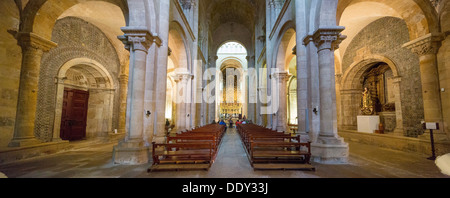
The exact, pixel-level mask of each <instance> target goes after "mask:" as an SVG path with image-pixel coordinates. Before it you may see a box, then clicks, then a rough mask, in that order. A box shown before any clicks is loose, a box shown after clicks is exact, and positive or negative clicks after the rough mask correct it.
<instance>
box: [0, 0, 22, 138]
mask: <svg viewBox="0 0 450 198" xmlns="http://www.w3.org/2000/svg"><path fill="white" fill-rule="evenodd" d="M0 19H1V20H0V60H1V61H0V71H1V72H0V79H1V83H0V112H1V114H0V147H5V146H7V145H8V143H9V141H11V139H12V137H13V134H14V123H15V120H16V108H17V97H18V94H19V92H18V90H19V79H20V66H21V63H22V50H21V48H20V47H19V46H18V45H17V40H16V39H14V36H13V35H12V34H10V33H8V30H17V29H18V28H19V23H20V21H19V10H18V9H17V6H16V5H15V4H14V1H12V0H5V1H0Z"/></svg>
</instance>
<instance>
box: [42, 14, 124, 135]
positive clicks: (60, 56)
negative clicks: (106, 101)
mask: <svg viewBox="0 0 450 198" xmlns="http://www.w3.org/2000/svg"><path fill="white" fill-rule="evenodd" d="M72 19H73V20H72ZM62 20H68V21H67V22H64V23H57V24H56V25H55V30H54V31H53V38H52V39H53V40H55V41H57V42H59V45H58V47H56V48H54V49H52V50H50V51H49V52H47V53H45V54H44V55H43V56H42V60H41V69H40V74H39V85H38V99H37V100H38V104H40V105H38V106H37V111H36V121H35V135H36V137H38V138H39V139H41V140H42V141H51V139H52V136H53V135H52V131H53V127H54V120H55V105H56V97H55V94H56V88H57V86H56V84H55V77H57V76H58V71H59V68H60V67H61V66H62V65H64V64H65V63H67V62H68V61H70V60H73V59H76V58H89V59H91V60H94V61H96V62H98V63H100V64H101V65H103V66H104V67H105V68H106V69H107V71H108V73H109V74H110V75H111V78H110V79H112V81H113V83H112V85H113V86H114V87H113V89H115V91H114V107H113V108H114V112H113V124H112V126H114V128H116V127H117V124H118V120H119V110H118V108H119V106H120V105H119V88H118V85H119V75H120V60H119V58H118V57H117V51H116V50H115V48H114V46H113V45H112V44H111V43H110V41H109V39H108V38H107V37H106V36H105V35H104V33H103V32H102V31H101V30H100V29H98V28H97V27H96V26H94V25H92V24H89V23H88V22H86V21H84V20H82V19H79V18H75V17H69V18H68V17H66V18H63V19H61V20H59V22H61V21H62ZM65 25H68V26H65ZM56 26H58V27H56ZM81 26H82V27H83V28H79V27H81ZM71 28H73V29H85V30H87V32H88V35H90V36H89V37H86V36H82V35H77V36H74V35H69V36H70V37H69V36H68V35H66V34H64V31H67V30H70V29H71ZM69 38H71V39H69ZM91 38H93V39H95V41H96V42H89V39H91ZM99 43H100V44H99ZM82 44H85V45H82Z"/></svg>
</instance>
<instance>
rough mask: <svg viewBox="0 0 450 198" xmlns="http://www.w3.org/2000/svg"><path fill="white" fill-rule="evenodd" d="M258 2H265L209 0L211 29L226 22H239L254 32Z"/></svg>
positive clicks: (213, 29)
mask: <svg viewBox="0 0 450 198" xmlns="http://www.w3.org/2000/svg"><path fill="white" fill-rule="evenodd" d="M257 3H264V0H209V6H208V8H209V9H208V18H209V20H210V28H211V31H212V32H214V31H215V30H216V29H217V28H218V27H220V26H221V25H222V24H225V23H239V24H242V25H244V26H245V27H248V30H249V32H254V28H255V16H256V8H257V6H256V4H257Z"/></svg>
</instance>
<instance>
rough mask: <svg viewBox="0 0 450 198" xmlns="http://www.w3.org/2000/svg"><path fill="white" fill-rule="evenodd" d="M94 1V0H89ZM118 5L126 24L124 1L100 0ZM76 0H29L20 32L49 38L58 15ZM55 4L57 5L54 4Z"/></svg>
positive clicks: (126, 11)
mask: <svg viewBox="0 0 450 198" xmlns="http://www.w3.org/2000/svg"><path fill="white" fill-rule="evenodd" d="M90 1H94V0H90ZM100 1H104V2H108V3H111V4H113V5H116V6H118V7H119V8H120V9H121V10H122V14H123V15H124V18H125V21H126V24H127V25H128V24H129V10H128V5H127V2H126V1H121V0H100ZM79 3H80V2H79V1H77V0H66V1H59V0H37V1H30V2H29V3H28V4H27V5H26V6H25V9H24V15H23V16H24V17H23V19H22V23H21V26H20V30H19V31H20V32H33V33H35V34H37V35H40V36H41V37H43V38H45V39H47V40H51V35H52V30H53V26H54V25H55V23H56V21H57V19H58V18H59V16H61V15H62V14H63V13H64V12H65V11H66V10H68V9H69V8H71V7H72V6H75V5H77V4H79ZM55 5H57V6H55ZM144 13H145V12H144Z"/></svg>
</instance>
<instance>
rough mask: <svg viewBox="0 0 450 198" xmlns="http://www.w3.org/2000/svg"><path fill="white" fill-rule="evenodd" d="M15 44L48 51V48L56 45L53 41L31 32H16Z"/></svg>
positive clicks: (23, 47)
mask: <svg viewBox="0 0 450 198" xmlns="http://www.w3.org/2000/svg"><path fill="white" fill-rule="evenodd" d="M16 39H17V44H18V45H20V46H21V47H22V49H29V48H33V49H38V50H42V51H43V52H48V51H50V49H52V48H55V47H56V46H58V44H56V43H55V42H53V41H49V40H47V39H45V38H42V37H40V36H39V35H37V34H35V33H32V32H19V33H17V34H16Z"/></svg>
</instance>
